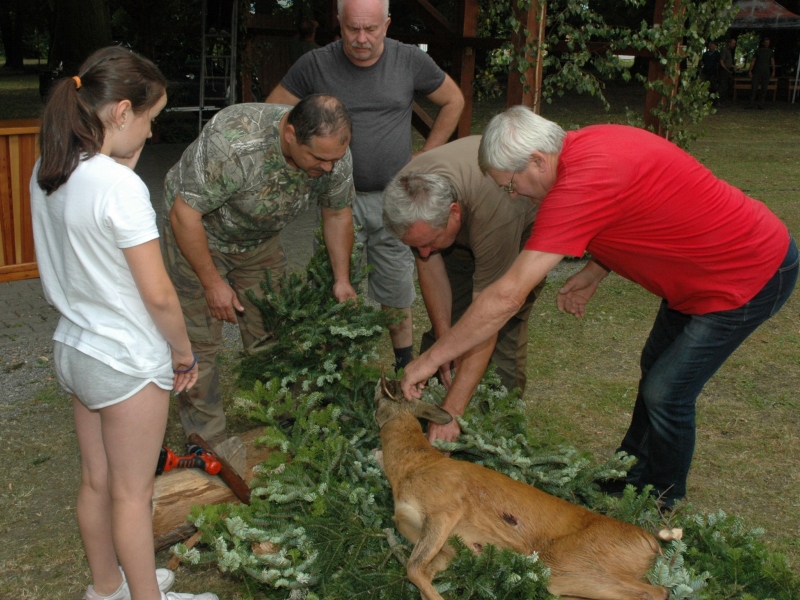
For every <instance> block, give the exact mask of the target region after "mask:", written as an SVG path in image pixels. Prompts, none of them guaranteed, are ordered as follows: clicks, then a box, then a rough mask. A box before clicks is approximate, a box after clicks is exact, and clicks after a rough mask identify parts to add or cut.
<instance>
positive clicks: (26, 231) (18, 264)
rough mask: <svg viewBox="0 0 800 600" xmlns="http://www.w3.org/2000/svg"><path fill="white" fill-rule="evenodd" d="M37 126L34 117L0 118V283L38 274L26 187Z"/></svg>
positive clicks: (36, 146)
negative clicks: (10, 119) (6, 119)
mask: <svg viewBox="0 0 800 600" xmlns="http://www.w3.org/2000/svg"><path fill="white" fill-rule="evenodd" d="M39 126H40V123H39V120H38V119H20V120H13V121H0V282H3V281H13V280H16V279H30V278H32V277H38V276H39V270H38V269H37V267H36V255H35V253H34V250H33V229H32V226H31V198H30V192H29V187H28V186H29V183H30V180H31V173H32V172H33V166H34V164H35V163H36V159H37V157H38V156H39Z"/></svg>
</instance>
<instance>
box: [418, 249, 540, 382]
mask: <svg viewBox="0 0 800 600" xmlns="http://www.w3.org/2000/svg"><path fill="white" fill-rule="evenodd" d="M442 258H444V265H445V268H446V269H447V278H448V280H449V281H450V290H451V292H452V296H453V308H452V313H451V323H452V324H455V322H456V321H458V320H459V319H460V318H461V316H462V315H463V314H464V313H465V312H467V309H468V308H469V306H470V304H472V277H473V275H474V274H475V259H474V258H473V256H472V252H470V251H469V250H467V249H466V248H463V247H459V246H452V247H451V248H448V249H447V250H445V251H443V252H442ZM544 284H545V280H542V282H541V283H540V284H539V285H537V286H536V287H535V288H534V289H533V291H532V292H531V293H530V295H529V296H528V298H527V300H526V301H525V304H523V305H522V308H520V310H519V312H518V313H517V314H516V315H514V316H513V317H511V318H510V319H509V320H508V322H507V323H506V324H505V325H503V327H502V329H500V331H499V332H498V333H497V343H496V345H495V347H494V352H493V353H492V358H491V362H492V364H494V366H495V368H496V369H497V374H498V375H499V376H500V382H501V383H502V384H503V386H505V388H506V389H507V390H509V391H511V390H513V389H514V388H519V389H520V390H522V391H523V392H524V391H525V384H526V383H527V379H528V378H527V374H526V373H525V367H526V363H527V358H528V317H529V316H530V312H531V308H532V307H533V303H534V302H535V301H536V298H538V297H539V294H540V293H541V291H542V288H544ZM435 341H436V337H435V336H434V333H433V329H430V330H428V331H426V332H425V333H423V334H422V341H421V342H420V349H419V351H420V354H422V353H423V352H425V351H426V350H427V349H428V348H430V347H431V346H433V344H434V342H435Z"/></svg>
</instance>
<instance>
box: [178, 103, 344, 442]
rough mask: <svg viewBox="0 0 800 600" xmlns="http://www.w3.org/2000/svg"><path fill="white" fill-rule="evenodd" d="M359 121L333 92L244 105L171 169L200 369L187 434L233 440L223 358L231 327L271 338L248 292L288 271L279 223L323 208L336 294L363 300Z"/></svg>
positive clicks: (181, 283)
mask: <svg viewBox="0 0 800 600" xmlns="http://www.w3.org/2000/svg"><path fill="white" fill-rule="evenodd" d="M350 127H351V126H350V115H349V114H348V112H347V109H346V108H345V107H344V105H343V104H342V103H341V102H340V101H339V100H338V99H336V98H334V97H333V96H328V95H325V94H314V95H311V96H308V97H307V98H305V99H304V101H303V102H300V103H298V104H297V106H295V107H294V108H293V109H290V107H288V106H282V105H275V104H263V103H246V104H235V105H233V106H229V107H227V108H224V109H223V110H221V111H220V112H219V113H217V114H216V115H215V116H214V118H213V119H212V120H211V121H209V122H208V123H207V124H206V126H205V127H203V131H202V132H200V136H199V137H198V138H197V139H196V140H195V141H194V142H192V143H191V144H190V145H189V146H188V148H186V150H185V151H184V153H183V156H182V157H181V159H180V160H179V161H178V162H177V163H176V164H175V166H173V167H172V168H171V169H170V170H169V172H168V173H167V176H166V179H165V182H164V185H165V193H164V199H165V203H166V214H167V220H166V222H165V224H164V260H165V262H166V264H167V271H168V272H169V274H170V277H171V278H172V281H173V282H174V284H175V288H176V289H177V291H178V297H179V299H180V302H181V307H182V309H183V316H184V318H185V320H186V326H187V329H188V331H189V338H190V339H191V340H192V349H193V350H194V352H195V354H197V361H198V364H199V365H200V373H199V376H198V380H197V385H196V386H194V388H192V389H191V390H188V391H184V392H182V393H180V394H178V407H179V408H180V417H181V423H182V424H183V430H184V432H185V433H186V436H187V437H188V436H189V435H190V434H192V433H199V434H200V435H201V436H202V437H203V439H205V441H206V442H208V443H209V444H211V445H212V446H214V447H215V448H216V447H220V445H221V444H223V443H224V442H225V440H226V439H227V433H226V422H225V411H224V408H223V404H222V392H221V390H220V382H219V371H218V369H217V363H216V358H217V352H218V350H219V348H220V346H221V344H222V324H223V322H225V321H227V322H229V323H236V324H237V325H238V326H239V333H240V334H241V336H242V343H243V344H244V346H245V348H247V347H250V346H252V345H254V344H256V343H257V342H258V341H259V340H262V339H263V338H265V337H266V335H267V332H266V331H265V330H264V322H263V319H262V315H261V311H260V310H259V308H258V306H256V304H255V303H253V302H252V301H251V300H250V298H249V297H248V292H249V291H252V292H253V293H254V294H255V295H256V296H261V295H262V294H263V291H262V289H261V284H262V282H263V281H264V273H265V272H266V271H270V272H271V273H272V280H273V281H277V280H278V278H279V277H280V276H281V275H282V274H283V273H284V272H285V270H286V265H287V260H286V252H285V251H284V249H283V243H282V241H281V230H282V229H283V228H284V227H286V225H287V224H288V223H290V222H291V221H292V220H293V219H294V218H295V217H296V216H297V214H298V213H299V212H300V210H301V209H302V208H304V207H306V206H307V205H308V204H309V203H311V204H315V205H319V206H320V210H321V212H322V233H323V236H324V237H325V244H326V246H327V249H328V255H329V256H330V261H331V266H332V268H333V276H334V280H335V282H334V286H333V289H332V290H331V293H332V294H333V296H334V297H335V298H336V300H338V301H340V302H344V301H345V300H349V299H353V298H355V297H356V291H355V290H354V289H353V287H352V286H351V285H350V254H351V252H352V249H353V213H352V210H351V208H350V205H351V204H352V202H353V199H354V198H355V188H354V187H353V161H352V158H351V156H350V150H349V149H348V144H349V143H350V135H351V134H350V131H351V129H350ZM222 448H223V449H221V450H218V451H219V452H221V453H222V454H225V453H226V452H227V451H228V448H227V446H224V447H222Z"/></svg>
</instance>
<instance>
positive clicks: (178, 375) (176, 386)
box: [172, 350, 199, 394]
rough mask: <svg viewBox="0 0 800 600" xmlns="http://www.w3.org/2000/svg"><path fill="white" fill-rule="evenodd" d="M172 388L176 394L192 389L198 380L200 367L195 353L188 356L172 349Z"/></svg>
mask: <svg viewBox="0 0 800 600" xmlns="http://www.w3.org/2000/svg"><path fill="white" fill-rule="evenodd" d="M172 372H173V373H174V375H173V377H172V389H173V391H174V392H175V393H176V394H179V393H180V392H183V391H184V390H188V389H190V388H191V387H192V386H193V385H194V384H195V383H196V382H197V375H198V373H199V367H198V365H197V357H196V356H195V355H194V354H193V353H189V355H188V356H185V355H179V354H177V353H176V352H175V350H173V351H172Z"/></svg>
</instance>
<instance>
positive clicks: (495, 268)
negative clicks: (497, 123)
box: [383, 136, 544, 441]
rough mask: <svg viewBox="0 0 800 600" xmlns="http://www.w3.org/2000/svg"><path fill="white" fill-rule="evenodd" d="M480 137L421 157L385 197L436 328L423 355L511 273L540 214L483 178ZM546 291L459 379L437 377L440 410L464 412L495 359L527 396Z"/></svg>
mask: <svg viewBox="0 0 800 600" xmlns="http://www.w3.org/2000/svg"><path fill="white" fill-rule="evenodd" d="M480 139H481V138H480V136H471V137H468V138H463V139H460V140H457V141H455V142H450V143H449V144H445V145H444V146H441V147H439V148H434V149H433V150H429V151H428V152H425V153H423V154H420V155H419V156H417V157H416V158H415V159H414V160H412V161H411V162H410V163H409V164H408V165H407V166H406V167H405V168H404V169H403V170H402V171H400V173H399V174H398V175H397V176H396V177H395V178H394V180H393V181H392V182H391V183H389V185H388V186H387V187H386V190H385V191H384V195H383V221H384V226H385V227H386V229H387V230H388V231H389V232H390V233H392V234H393V235H395V236H397V237H398V238H399V239H400V240H401V241H402V242H403V243H405V244H407V245H408V246H411V247H412V249H413V251H414V255H415V259H416V263H417V272H418V275H419V285H420V290H421V291H422V296H423V299H424V301H425V306H426V308H427V311H428V317H429V318H430V321H431V325H432V328H433V329H432V331H429V332H427V333H426V334H425V335H424V336H423V340H422V347H421V351H422V352H424V351H425V350H426V349H427V348H428V347H430V346H431V345H433V342H434V341H435V339H436V338H438V337H440V336H441V335H443V334H444V333H445V332H446V331H447V330H448V329H450V327H451V325H452V324H453V323H455V322H456V321H457V320H458V319H459V318H460V317H461V315H462V314H464V312H465V311H466V310H467V308H468V307H469V305H470V304H471V303H472V301H473V299H474V298H475V297H476V296H477V295H478V294H480V293H481V291H483V289H485V288H486V287H487V286H488V285H489V284H491V283H493V282H494V281H496V280H497V279H499V278H500V277H501V276H502V275H503V274H504V273H505V272H506V270H508V268H509V267H510V266H511V264H512V263H513V262H514V260H515V259H516V258H517V255H518V254H519V252H520V250H521V249H522V247H523V246H524V244H525V241H526V240H527V239H528V235H529V234H530V231H531V227H532V226H533V221H534V218H535V216H536V211H537V209H538V206H537V205H536V204H534V203H533V202H531V200H530V199H529V198H527V197H519V196H518V197H516V198H511V197H510V196H509V195H508V193H507V192H506V191H505V190H504V189H503V188H501V187H498V185H497V184H496V183H495V182H494V181H492V179H491V178H490V177H488V176H486V175H484V174H483V173H481V170H480V167H479V166H478V146H479V144H480ZM543 285H544V282H542V285H541V286H539V287H537V288H536V289H535V290H534V292H533V293H532V294H531V295H530V296H529V298H528V301H527V302H526V303H525V305H524V306H523V307H522V308H521V309H520V310H519V312H518V313H517V314H516V315H515V316H514V317H513V318H512V319H510V320H509V322H508V323H506V325H505V326H504V327H503V329H502V330H501V331H500V332H499V333H498V335H497V336H496V337H495V338H493V339H490V340H488V341H487V342H486V343H484V344H482V345H481V346H479V347H478V348H475V349H474V350H472V351H470V352H468V353H467V354H465V355H463V356H462V357H460V359H459V360H458V361H457V365H456V366H457V367H458V368H457V377H455V379H453V378H452V371H451V365H442V367H441V368H440V371H439V372H440V376H441V379H442V381H443V383H444V384H445V386H446V387H447V388H448V393H447V397H446V398H445V400H444V403H443V404H442V408H444V409H445V410H447V411H448V412H450V413H451V414H453V415H463V414H464V411H465V410H466V407H467V404H468V403H469V401H470V398H471V397H472V394H473V393H474V391H475V388H476V387H477V385H478V383H479V382H480V379H481V377H482V376H483V373H484V371H485V370H486V367H487V365H488V364H489V360H490V359H491V361H492V362H493V363H494V364H495V366H496V368H497V371H498V374H499V375H500V379H501V382H502V383H503V385H504V386H505V387H506V388H507V389H509V390H511V389H514V388H517V387H518V388H520V389H522V390H524V388H525V381H526V378H525V361H526V357H527V341H528V315H529V313H530V309H531V306H532V304H533V301H534V300H535V299H536V296H538V294H539V291H540V290H541V287H542V286H543ZM459 433H460V428H459V426H458V423H457V421H456V420H455V419H454V420H453V421H452V422H451V423H449V424H447V425H435V424H432V423H431V424H429V426H428V439H429V440H430V441H433V440H435V439H443V440H446V441H452V440H455V439H456V437H458V434H459Z"/></svg>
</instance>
